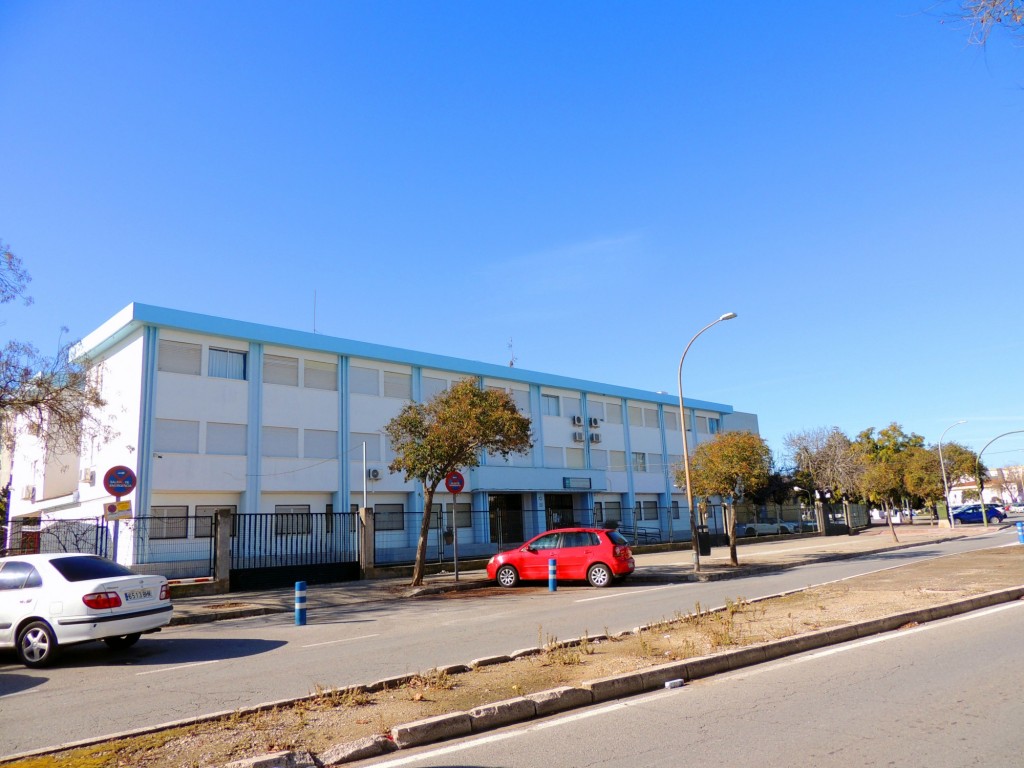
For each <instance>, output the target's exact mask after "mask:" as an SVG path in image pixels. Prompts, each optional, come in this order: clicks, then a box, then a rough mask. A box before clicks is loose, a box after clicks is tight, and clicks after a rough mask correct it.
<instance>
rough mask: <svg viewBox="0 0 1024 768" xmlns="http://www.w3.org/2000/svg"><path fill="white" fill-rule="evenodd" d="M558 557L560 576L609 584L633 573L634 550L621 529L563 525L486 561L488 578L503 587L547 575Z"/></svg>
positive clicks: (597, 583) (538, 579)
mask: <svg viewBox="0 0 1024 768" xmlns="http://www.w3.org/2000/svg"><path fill="white" fill-rule="evenodd" d="M552 559H553V560H555V562H556V566H555V567H556V574H557V578H559V579H566V580H574V579H575V580H580V581H583V580H584V579H585V580H586V581H589V582H590V584H591V585H592V586H595V587H607V586H608V585H609V584H611V583H612V581H614V580H615V579H621V578H624V577H626V576H628V575H629V574H631V573H632V572H633V568H634V567H635V565H634V563H633V552H632V551H631V550H630V548H629V542H628V541H626V538H625V537H624V536H623V535H622V534H621V533H619V532H618V531H612V530H605V529H604V528H561V529H559V530H557V531H546V532H544V533H542V534H540V535H539V536H535V537H534V538H532V539H530V540H529V541H528V542H526V543H525V544H523V545H522V546H521V547H519V548H518V549H513V550H510V551H508V552H500V553H499V554H497V555H495V556H494V557H492V558H491V559H490V561H489V562H488V563H487V577H488V578H490V579H494V580H495V581H497V582H498V583H499V584H500V585H501V586H503V587H514V586H516V585H517V584H518V583H519V582H520V581H521V580H522V581H540V580H543V579H547V578H548V560H552Z"/></svg>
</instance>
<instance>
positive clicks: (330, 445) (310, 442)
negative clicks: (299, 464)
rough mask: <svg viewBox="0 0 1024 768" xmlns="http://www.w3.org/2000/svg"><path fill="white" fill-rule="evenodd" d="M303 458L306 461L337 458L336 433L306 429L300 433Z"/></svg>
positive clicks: (327, 430)
mask: <svg viewBox="0 0 1024 768" xmlns="http://www.w3.org/2000/svg"><path fill="white" fill-rule="evenodd" d="M302 437H303V442H304V449H303V454H302V455H303V456H305V457H306V458H307V459H336V458H338V433H337V432H335V431H333V430H329V429H306V430H303V433H302Z"/></svg>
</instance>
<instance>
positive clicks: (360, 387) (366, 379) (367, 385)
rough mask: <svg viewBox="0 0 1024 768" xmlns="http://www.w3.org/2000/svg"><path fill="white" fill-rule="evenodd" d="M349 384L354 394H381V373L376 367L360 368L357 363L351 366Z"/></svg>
mask: <svg viewBox="0 0 1024 768" xmlns="http://www.w3.org/2000/svg"><path fill="white" fill-rule="evenodd" d="M348 386H349V389H350V390H351V391H352V392H353V394H357V395H379V394H380V374H379V372H378V371H377V369H376V368H360V367H359V366H357V365H353V366H349V369H348Z"/></svg>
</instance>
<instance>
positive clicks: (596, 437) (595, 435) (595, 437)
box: [590, 432, 601, 443]
mask: <svg viewBox="0 0 1024 768" xmlns="http://www.w3.org/2000/svg"><path fill="white" fill-rule="evenodd" d="M590 442H592V443H600V442H601V433H600V432H591V433H590Z"/></svg>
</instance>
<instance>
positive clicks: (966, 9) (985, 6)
mask: <svg viewBox="0 0 1024 768" xmlns="http://www.w3.org/2000/svg"><path fill="white" fill-rule="evenodd" d="M958 5H959V6H960V10H959V11H958V12H957V14H956V15H957V17H958V18H959V19H961V20H962V21H964V22H965V23H966V24H967V26H968V27H969V29H970V32H969V35H968V40H969V41H970V42H971V43H972V44H974V45H985V43H986V42H988V38H989V35H991V34H992V33H993V32H994V31H996V30H999V29H1003V30H1006V31H1007V32H1009V33H1010V34H1011V35H1016V36H1020V35H1021V33H1022V32H1024V0H959V3H958Z"/></svg>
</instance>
